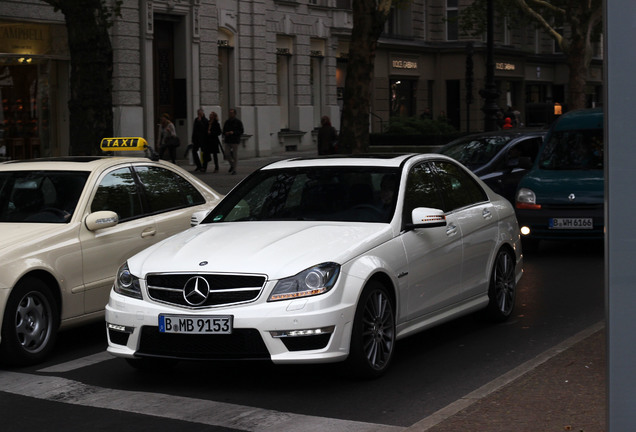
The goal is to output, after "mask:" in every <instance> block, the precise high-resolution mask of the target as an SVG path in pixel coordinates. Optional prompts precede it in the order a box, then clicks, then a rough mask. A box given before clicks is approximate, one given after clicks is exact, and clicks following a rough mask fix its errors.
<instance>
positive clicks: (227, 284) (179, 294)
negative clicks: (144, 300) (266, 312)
mask: <svg viewBox="0 0 636 432" xmlns="http://www.w3.org/2000/svg"><path fill="white" fill-rule="evenodd" d="M195 276H200V277H203V278H204V279H205V280H206V281H207V282H208V284H209V286H210V294H209V295H208V298H207V300H205V302H203V303H201V304H198V305H196V307H198V308H203V307H212V306H225V305H231V304H237V303H245V302H250V301H254V300H256V299H257V298H258V297H259V295H260V293H261V290H262V289H263V286H264V285H265V282H266V278H265V276H262V275H233V274H230V275H228V274H205V273H197V274H194V273H184V274H180V273H179V274H176V273H172V274H151V275H148V277H147V282H148V295H149V296H150V298H151V299H153V300H156V301H160V302H163V303H169V304H173V305H177V306H185V307H190V308H191V307H193V306H192V305H191V304H189V303H188V302H187V301H186V299H185V297H184V293H183V288H184V287H185V285H186V282H188V280H190V279H191V278H193V277H195Z"/></svg>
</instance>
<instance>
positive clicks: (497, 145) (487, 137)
mask: <svg viewBox="0 0 636 432" xmlns="http://www.w3.org/2000/svg"><path fill="white" fill-rule="evenodd" d="M546 132H547V130H546V129H526V128H523V129H514V130H507V131H504V130H502V131H494V132H484V133H479V134H472V135H467V136H464V137H461V138H458V139H456V140H454V141H451V142H450V143H448V144H446V145H445V146H444V147H442V148H441V149H440V150H439V152H440V153H441V154H444V155H446V156H450V157H452V158H453V159H455V160H457V161H459V162H461V163H462V164H464V165H465V166H466V167H468V168H469V169H470V170H471V171H472V172H474V173H475V174H476V175H477V176H479V178H480V179H482V180H483V181H484V183H486V184H487V185H488V186H490V188H491V189H492V190H493V191H495V192H496V193H498V194H499V195H501V196H503V197H504V198H506V199H508V200H509V201H510V202H514V199H515V192H516V191H517V184H518V183H519V180H521V178H522V177H523V176H524V175H525V174H526V173H527V172H528V170H529V169H530V167H531V166H532V164H533V162H534V160H535V159H536V157H537V154H538V153H539V148H540V147H541V144H542V143H543V138H544V137H545V134H546Z"/></svg>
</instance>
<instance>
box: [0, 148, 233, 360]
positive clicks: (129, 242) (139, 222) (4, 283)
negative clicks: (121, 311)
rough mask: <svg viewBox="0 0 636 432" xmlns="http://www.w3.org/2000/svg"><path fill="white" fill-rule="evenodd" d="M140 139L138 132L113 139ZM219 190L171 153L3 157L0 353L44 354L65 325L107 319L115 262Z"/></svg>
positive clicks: (170, 229) (185, 222)
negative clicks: (169, 159)
mask: <svg viewBox="0 0 636 432" xmlns="http://www.w3.org/2000/svg"><path fill="white" fill-rule="evenodd" d="M125 143H128V144H127V145H129V147H128V148H127V149H128V150H135V149H137V147H138V145H137V141H135V143H134V145H130V143H131V141H123V140H119V141H118V140H116V139H111V142H110V146H109V144H108V143H107V142H105V143H104V146H102V148H103V149H107V150H113V147H112V146H113V144H117V145H126V144H125ZM220 198H221V195H219V194H218V193H216V192H215V191H214V190H213V189H211V188H210V187H209V186H207V185H206V184H204V183H202V182H201V181H199V180H198V179H196V178H195V177H193V176H192V175H191V174H189V173H187V172H186V171H184V170H183V169H181V168H179V167H178V166H176V165H173V164H171V163H166V162H162V161H153V160H150V159H148V158H143V157H60V158H48V159H32V160H20V161H10V162H4V163H1V164H0V237H1V238H2V243H0V322H1V323H2V327H1V333H0V361H2V362H5V363H8V364H15V365H25V364H32V363H36V362H39V361H41V360H43V359H44V358H45V357H46V355H47V354H48V353H49V352H50V351H51V349H52V347H53V344H54V342H55V339H56V332H57V331H58V328H63V327H68V326H71V325H75V324H81V323H84V322H87V321H90V320H99V319H103V315H104V306H105V305H106V302H107V301H108V294H109V291H110V289H111V287H112V284H113V278H114V275H115V272H116V271H117V268H118V267H119V266H120V265H121V264H122V263H123V262H125V261H126V259H127V258H128V257H130V256H131V255H134V254H135V253H137V252H139V251H141V250H142V249H144V248H146V247H148V246H150V245H152V244H154V243H156V242H158V241H160V240H163V239H165V238H167V237H169V236H171V235H173V234H176V233H178V232H180V231H183V230H186V229H188V228H189V227H190V225H191V223H190V218H191V217H192V215H193V214H194V213H195V212H197V211H202V210H204V209H209V208H211V207H213V206H214V205H215V204H216V203H217V202H218V201H219V200H220Z"/></svg>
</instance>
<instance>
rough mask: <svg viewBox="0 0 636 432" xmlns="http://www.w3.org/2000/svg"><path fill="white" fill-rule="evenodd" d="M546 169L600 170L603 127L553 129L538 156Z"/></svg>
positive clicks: (601, 166)
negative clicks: (569, 129)
mask: <svg viewBox="0 0 636 432" xmlns="http://www.w3.org/2000/svg"><path fill="white" fill-rule="evenodd" d="M539 168H542V169H546V170H597V169H598V170H602V169H603V129H578V130H571V131H553V133H551V134H550V138H549V141H548V142H547V143H546V145H545V147H544V148H543V151H542V152H541V156H540V158H539Z"/></svg>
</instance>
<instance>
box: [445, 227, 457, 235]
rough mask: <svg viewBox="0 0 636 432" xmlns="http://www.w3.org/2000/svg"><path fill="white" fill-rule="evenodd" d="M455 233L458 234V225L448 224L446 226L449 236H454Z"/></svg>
mask: <svg viewBox="0 0 636 432" xmlns="http://www.w3.org/2000/svg"><path fill="white" fill-rule="evenodd" d="M455 234H457V226H456V225H448V226H447V227H446V235H447V236H454V235H455Z"/></svg>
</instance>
